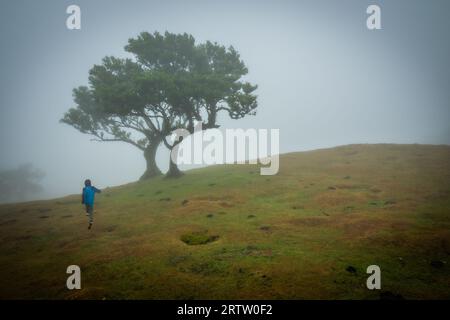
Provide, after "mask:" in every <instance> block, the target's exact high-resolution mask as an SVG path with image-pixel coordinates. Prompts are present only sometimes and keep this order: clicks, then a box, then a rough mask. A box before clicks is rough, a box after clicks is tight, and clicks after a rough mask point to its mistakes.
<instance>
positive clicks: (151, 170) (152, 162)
mask: <svg viewBox="0 0 450 320" xmlns="http://www.w3.org/2000/svg"><path fill="white" fill-rule="evenodd" d="M160 142H161V141H158V142H156V143H153V144H150V145H148V147H147V148H146V149H145V151H144V157H145V161H146V162H147V169H146V170H145V172H144V174H143V175H142V176H141V178H140V179H139V180H146V179H150V178H153V177H156V176H159V175H161V174H162V173H161V171H160V170H159V168H158V166H157V165H156V150H158V146H159V144H160Z"/></svg>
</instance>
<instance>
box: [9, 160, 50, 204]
mask: <svg viewBox="0 0 450 320" xmlns="http://www.w3.org/2000/svg"><path fill="white" fill-rule="evenodd" d="M44 176H45V174H44V173H43V172H42V171H41V170H39V169H36V168H34V167H33V166H32V165H31V164H23V165H20V166H19V167H17V168H16V169H12V170H3V171H0V202H16V201H25V200H29V199H30V197H31V196H34V195H36V194H38V193H40V192H41V191H42V190H43V188H42V186H41V185H40V184H39V182H40V181H41V180H42V178H43V177H44Z"/></svg>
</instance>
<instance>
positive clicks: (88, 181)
mask: <svg viewBox="0 0 450 320" xmlns="http://www.w3.org/2000/svg"><path fill="white" fill-rule="evenodd" d="M84 185H85V186H86V187H90V186H91V180H89V179H86V180H84Z"/></svg>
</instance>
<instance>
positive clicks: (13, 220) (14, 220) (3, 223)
mask: <svg viewBox="0 0 450 320" xmlns="http://www.w3.org/2000/svg"><path fill="white" fill-rule="evenodd" d="M16 222H17V219H12V220H7V221H4V222H2V223H0V226H7V225H11V224H14V223H16Z"/></svg>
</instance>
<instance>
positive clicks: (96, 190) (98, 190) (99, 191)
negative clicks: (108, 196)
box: [92, 187, 102, 193]
mask: <svg viewBox="0 0 450 320" xmlns="http://www.w3.org/2000/svg"><path fill="white" fill-rule="evenodd" d="M92 188H94V191H95V192H98V193H102V190H100V189H97V188H96V187H92Z"/></svg>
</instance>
